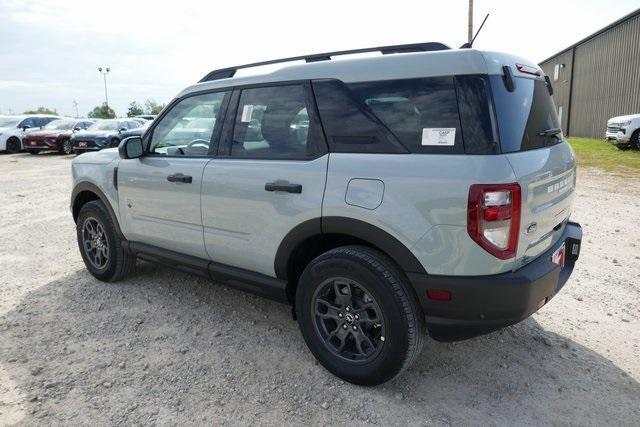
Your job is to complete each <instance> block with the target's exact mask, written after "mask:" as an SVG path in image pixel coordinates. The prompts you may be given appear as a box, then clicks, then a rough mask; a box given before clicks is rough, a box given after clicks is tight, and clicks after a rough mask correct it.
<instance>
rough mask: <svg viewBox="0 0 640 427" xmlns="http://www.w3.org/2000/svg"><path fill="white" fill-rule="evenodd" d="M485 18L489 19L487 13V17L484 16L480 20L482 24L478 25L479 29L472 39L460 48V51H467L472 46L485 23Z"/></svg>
mask: <svg viewBox="0 0 640 427" xmlns="http://www.w3.org/2000/svg"><path fill="white" fill-rule="evenodd" d="M487 18H489V14H488V13H487V16H485V17H484V19H483V20H482V24H480V28H478V31H476V35H475V36H473V38H472V39H471V41H470V42H469V43H465V44H463V45H462V46H460V49H469V48H471V47H472V46H473V42H474V41H475V40H476V37H478V34H479V33H480V30H482V27H484V23H485V22H487Z"/></svg>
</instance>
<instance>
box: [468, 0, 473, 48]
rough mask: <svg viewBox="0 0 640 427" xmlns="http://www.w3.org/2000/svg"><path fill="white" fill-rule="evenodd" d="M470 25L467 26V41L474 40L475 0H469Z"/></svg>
mask: <svg viewBox="0 0 640 427" xmlns="http://www.w3.org/2000/svg"><path fill="white" fill-rule="evenodd" d="M468 24H469V26H468V28H467V39H468V40H467V43H471V40H473V0H469V22H468Z"/></svg>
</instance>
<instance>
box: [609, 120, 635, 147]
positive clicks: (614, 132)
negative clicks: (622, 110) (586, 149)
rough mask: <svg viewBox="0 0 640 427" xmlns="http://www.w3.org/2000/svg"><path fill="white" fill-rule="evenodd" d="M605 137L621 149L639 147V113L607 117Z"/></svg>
mask: <svg viewBox="0 0 640 427" xmlns="http://www.w3.org/2000/svg"><path fill="white" fill-rule="evenodd" d="M605 138H606V139H607V141H609V142H610V143H612V144H613V145H615V146H616V147H618V148H619V149H621V150H626V149H628V148H640V114H631V115H629V116H620V117H613V118H611V119H609V120H608V121H607V133H606V136H605Z"/></svg>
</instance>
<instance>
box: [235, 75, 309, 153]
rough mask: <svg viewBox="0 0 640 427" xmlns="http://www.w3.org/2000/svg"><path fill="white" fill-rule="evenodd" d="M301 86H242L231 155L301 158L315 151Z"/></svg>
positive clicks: (304, 94)
mask: <svg viewBox="0 0 640 427" xmlns="http://www.w3.org/2000/svg"><path fill="white" fill-rule="evenodd" d="M318 131H319V129H317V126H316V124H315V123H314V121H312V120H311V121H310V120H309V105H308V97H307V93H306V89H305V87H304V86H302V85H299V84H296V85H282V86H273V87H259V88H252V89H243V90H242V92H241V95H240V101H239V103H238V109H237V112H236V118H235V125H234V129H233V138H232V143H231V156H232V157H248V158H270V159H304V158H308V157H310V156H312V155H314V154H315V153H316V152H317V149H316V148H317V145H316V144H317V132H318Z"/></svg>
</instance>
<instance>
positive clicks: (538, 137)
mask: <svg viewBox="0 0 640 427" xmlns="http://www.w3.org/2000/svg"><path fill="white" fill-rule="evenodd" d="M489 79H490V82H491V89H492V92H493V102H494V105H495V111H496V116H497V118H498V119H497V122H498V129H499V132H500V147H501V149H502V152H503V153H511V152H515V151H526V150H535V149H537V148H543V147H548V146H550V145H554V144H557V143H559V142H561V141H562V135H561V134H555V135H554V134H553V132H549V131H550V130H552V129H559V128H560V124H559V123H558V115H557V113H556V107H555V104H554V103H553V99H552V98H551V95H550V94H549V91H548V89H547V85H546V83H545V82H544V81H542V80H533V79H528V78H522V77H518V78H514V83H515V90H514V91H513V92H509V91H507V89H506V87H505V85H504V82H503V79H502V76H490V77H489ZM545 131H547V132H545Z"/></svg>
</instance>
